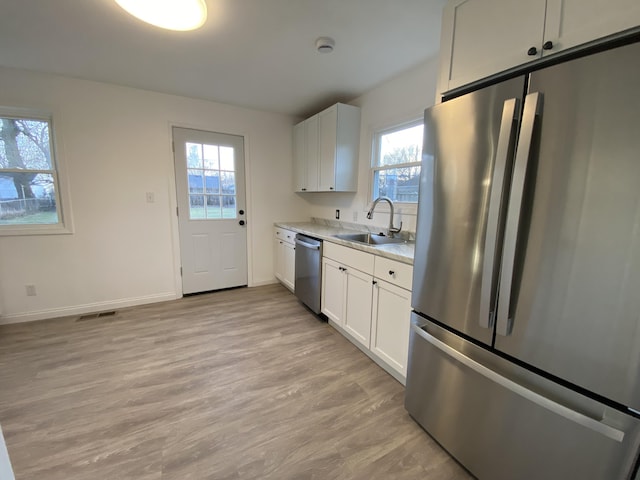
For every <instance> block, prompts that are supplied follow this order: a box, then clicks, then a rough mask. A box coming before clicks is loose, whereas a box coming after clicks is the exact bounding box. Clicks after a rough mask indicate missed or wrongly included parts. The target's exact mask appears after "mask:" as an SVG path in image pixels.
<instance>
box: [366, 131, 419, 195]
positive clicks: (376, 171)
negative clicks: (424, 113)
mask: <svg viewBox="0 0 640 480" xmlns="http://www.w3.org/2000/svg"><path fill="white" fill-rule="evenodd" d="M423 130H424V125H423V122H422V120H420V121H415V122H411V123H409V124H404V125H401V126H398V127H394V128H391V129H386V130H383V131H380V132H377V133H376V134H375V136H374V155H373V162H372V163H373V167H372V173H373V188H372V200H374V199H376V198H377V197H383V196H384V197H389V198H390V199H391V200H393V201H394V202H402V203H417V202H418V187H419V184H420V164H421V157H422V137H423Z"/></svg>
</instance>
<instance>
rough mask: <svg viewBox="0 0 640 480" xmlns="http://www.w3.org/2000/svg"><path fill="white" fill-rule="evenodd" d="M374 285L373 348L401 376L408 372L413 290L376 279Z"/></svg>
mask: <svg viewBox="0 0 640 480" xmlns="http://www.w3.org/2000/svg"><path fill="white" fill-rule="evenodd" d="M375 281H376V284H375V285H374V288H373V308H372V322H371V351H372V352H373V353H375V354H376V355H378V356H379V357H380V358H382V360H384V361H385V362H386V363H387V364H388V365H389V366H390V367H392V368H393V369H394V370H396V371H397V372H398V373H399V374H400V375H402V376H403V377H406V375H407V357H408V354H409V324H410V315H411V292H410V291H409V290H405V289H404V288H400V287H397V286H395V285H392V284H390V283H388V282H384V281H382V280H378V279H376V280H375Z"/></svg>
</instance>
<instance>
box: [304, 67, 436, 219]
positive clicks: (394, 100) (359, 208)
mask: <svg viewBox="0 0 640 480" xmlns="http://www.w3.org/2000/svg"><path fill="white" fill-rule="evenodd" d="M437 73H438V60H437V58H432V59H430V60H428V61H427V62H425V63H423V64H421V65H419V66H417V67H415V68H413V69H411V70H409V71H407V72H405V73H404V74H402V75H399V76H397V77H395V78H393V79H392V80H389V81H388V82H386V83H383V84H382V85H379V86H378V87H376V88H374V89H372V90H370V91H369V92H367V93H365V94H364V95H362V96H360V97H358V98H356V99H355V100H353V101H352V102H349V103H350V104H351V105H357V106H358V107H360V108H361V109H362V110H361V126H360V161H359V166H358V192H357V193H355V194H354V193H302V194H298V195H299V196H300V197H301V198H303V199H304V200H305V201H306V202H307V204H308V207H309V212H310V214H311V216H314V217H319V218H334V215H335V210H336V209H337V208H338V209H340V219H341V220H343V221H345V222H352V223H353V222H354V214H355V215H356V217H357V220H356V221H355V223H361V224H366V225H380V226H384V227H386V226H387V225H388V223H389V215H388V214H386V213H384V211H385V210H387V209H386V205H385V204H382V205H379V207H378V208H376V213H375V215H374V218H373V220H367V218H366V216H365V215H366V212H367V211H368V209H369V205H370V203H371V201H370V197H369V196H370V191H371V188H370V185H369V182H370V181H371V178H370V168H371V144H372V141H373V134H374V132H376V131H378V130H381V129H382V128H386V127H390V126H394V125H398V124H401V123H404V122H407V121H410V120H415V119H419V118H422V117H423V113H424V109H425V108H427V107H430V106H432V105H433V103H434V98H435V91H436V80H437ZM378 209H380V213H378ZM415 210H416V209H415V208H414V207H406V206H400V207H399V208H396V216H395V218H394V223H395V225H396V226H397V225H399V224H400V221H402V222H403V230H408V231H415V224H416V216H415ZM387 211H388V210H387Z"/></svg>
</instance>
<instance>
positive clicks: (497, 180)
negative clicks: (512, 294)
mask: <svg viewBox="0 0 640 480" xmlns="http://www.w3.org/2000/svg"><path fill="white" fill-rule="evenodd" d="M518 103H519V102H518V99H516V98H510V99H508V100H505V102H504V106H503V108H502V120H501V122H500V134H499V135H498V147H497V149H496V160H495V164H494V167H493V176H492V180H491V192H490V197H489V212H488V215H487V231H486V233H485V242H484V245H485V246H484V260H483V265H482V284H481V296H480V298H481V300H480V318H479V320H478V323H479V324H480V326H481V327H484V328H493V323H494V319H495V309H496V294H497V290H498V271H497V267H496V265H497V262H496V259H499V258H500V245H501V241H502V238H501V235H500V232H501V231H502V224H503V222H504V215H501V214H500V212H502V211H503V210H504V208H503V205H504V202H505V201H506V194H505V193H506V188H505V187H506V186H507V185H509V182H510V180H511V167H512V164H511V162H510V159H512V158H513V149H514V146H515V140H516V132H517V126H518V124H517V120H518V113H519V112H518Z"/></svg>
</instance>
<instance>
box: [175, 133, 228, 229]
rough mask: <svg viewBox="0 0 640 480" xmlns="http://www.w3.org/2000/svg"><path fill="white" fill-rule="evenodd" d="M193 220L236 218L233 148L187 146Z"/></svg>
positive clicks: (196, 144) (190, 207)
mask: <svg viewBox="0 0 640 480" xmlns="http://www.w3.org/2000/svg"><path fill="white" fill-rule="evenodd" d="M186 149H187V181H188V182H189V219H190V220H205V219H207V220H208V219H228V218H236V217H237V214H236V174H235V151H234V149H233V147H227V146H223V145H208V144H204V143H190V142H187V143H186Z"/></svg>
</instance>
